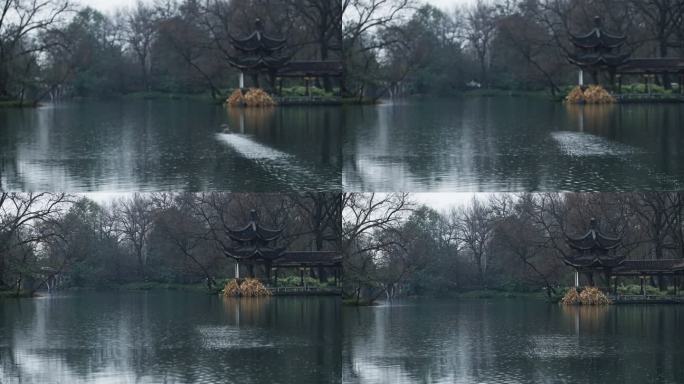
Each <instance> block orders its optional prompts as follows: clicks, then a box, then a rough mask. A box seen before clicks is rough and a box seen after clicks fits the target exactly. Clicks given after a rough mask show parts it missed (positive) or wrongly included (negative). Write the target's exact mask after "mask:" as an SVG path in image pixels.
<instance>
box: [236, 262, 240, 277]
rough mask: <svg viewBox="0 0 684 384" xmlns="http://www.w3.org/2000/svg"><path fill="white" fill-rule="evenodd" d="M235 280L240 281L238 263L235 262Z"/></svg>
mask: <svg viewBox="0 0 684 384" xmlns="http://www.w3.org/2000/svg"><path fill="white" fill-rule="evenodd" d="M235 279H237V280H240V263H239V262H238V261H236V262H235Z"/></svg>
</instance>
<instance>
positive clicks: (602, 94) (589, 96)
mask: <svg viewBox="0 0 684 384" xmlns="http://www.w3.org/2000/svg"><path fill="white" fill-rule="evenodd" d="M615 101H616V100H615V98H614V97H613V95H611V94H610V92H608V91H606V90H605V89H604V88H603V87H602V86H600V85H590V86H589V87H588V88H586V89H582V87H580V86H577V87H575V88H573V90H572V91H570V93H569V94H568V96H567V97H566V98H565V102H566V103H569V104H613V103H615Z"/></svg>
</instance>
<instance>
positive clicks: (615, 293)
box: [613, 276, 618, 296]
mask: <svg viewBox="0 0 684 384" xmlns="http://www.w3.org/2000/svg"><path fill="white" fill-rule="evenodd" d="M617 287H618V277H617V276H613V294H614V295H615V296H617Z"/></svg>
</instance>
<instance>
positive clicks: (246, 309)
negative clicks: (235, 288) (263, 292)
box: [221, 296, 271, 325]
mask: <svg viewBox="0 0 684 384" xmlns="http://www.w3.org/2000/svg"><path fill="white" fill-rule="evenodd" d="M222 299H223V300H221V305H222V306H223V310H224V312H225V313H226V314H227V315H228V319H229V322H230V323H231V324H235V325H240V323H243V322H244V323H248V324H258V323H261V322H262V321H263V319H264V318H265V317H266V315H267V310H268V305H269V302H270V300H271V299H270V298H268V297H241V298H236V297H225V296H224V297H222Z"/></svg>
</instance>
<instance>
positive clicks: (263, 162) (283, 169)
mask: <svg viewBox="0 0 684 384" xmlns="http://www.w3.org/2000/svg"><path fill="white" fill-rule="evenodd" d="M216 137H217V139H218V140H219V141H221V142H222V143H224V144H227V145H228V146H229V147H231V148H232V149H233V150H234V151H236V152H237V153H238V154H240V156H242V157H244V158H246V159H249V160H252V161H253V162H254V163H255V164H257V165H259V166H260V167H261V168H262V169H263V170H265V171H266V172H267V173H268V174H269V175H271V176H273V177H274V178H276V179H277V180H278V181H280V182H282V183H283V184H286V185H287V186H289V187H290V188H291V189H301V187H302V184H304V185H318V184H322V183H321V182H320V180H319V179H320V178H318V177H316V176H317V175H316V173H315V172H313V171H312V170H311V169H310V168H308V167H306V166H304V165H302V164H299V163H298V160H297V158H296V157H295V156H293V155H290V154H288V153H285V152H283V151H280V150H277V149H275V148H271V147H269V146H266V145H263V144H261V143H258V142H257V141H255V140H254V139H252V138H251V137H249V136H247V135H243V134H239V133H217V134H216Z"/></svg>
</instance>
